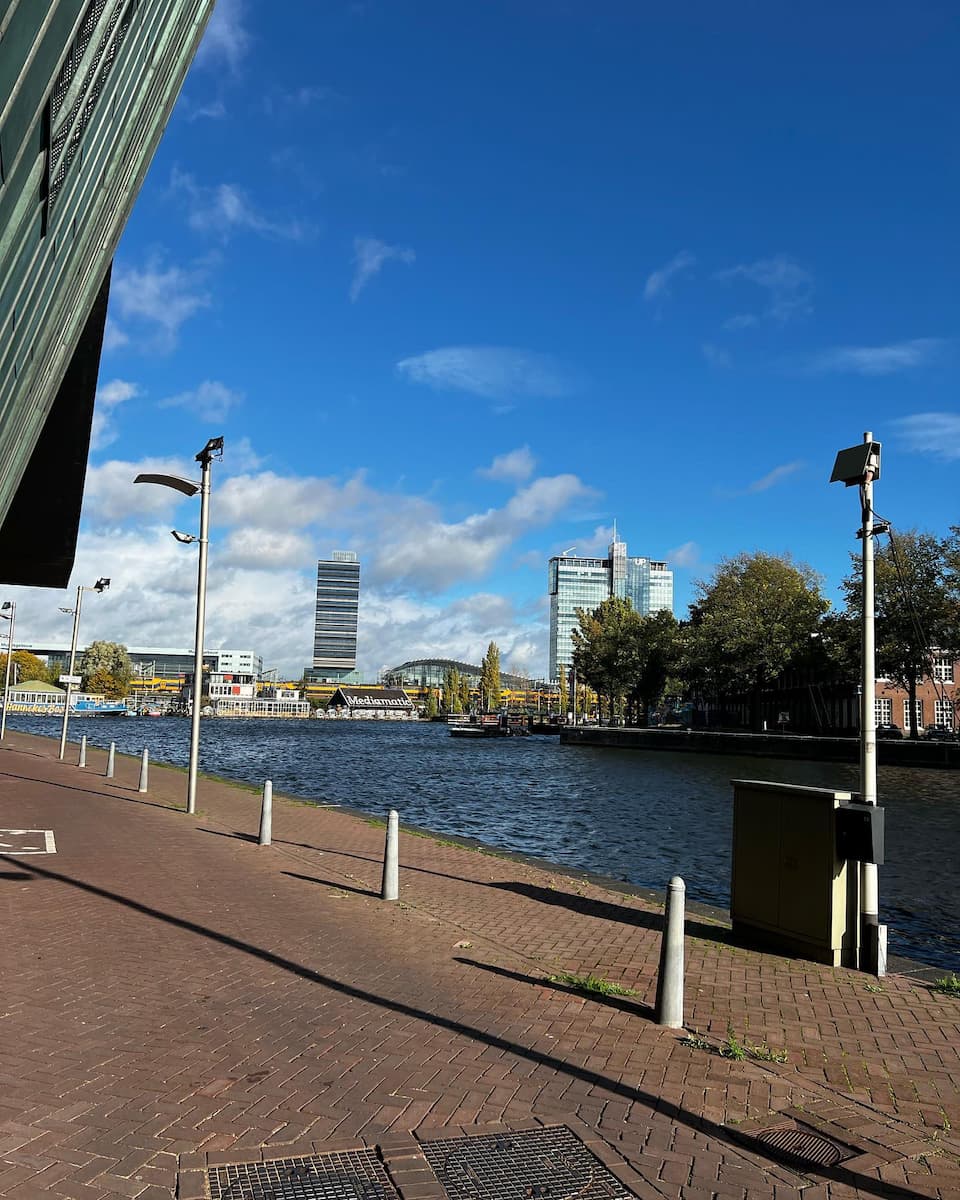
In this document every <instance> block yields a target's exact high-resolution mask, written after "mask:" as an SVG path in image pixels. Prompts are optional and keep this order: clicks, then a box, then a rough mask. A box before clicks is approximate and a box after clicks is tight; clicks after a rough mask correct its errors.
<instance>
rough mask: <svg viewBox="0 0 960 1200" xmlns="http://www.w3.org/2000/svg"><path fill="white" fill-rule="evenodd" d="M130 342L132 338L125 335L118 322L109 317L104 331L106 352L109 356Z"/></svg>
mask: <svg viewBox="0 0 960 1200" xmlns="http://www.w3.org/2000/svg"><path fill="white" fill-rule="evenodd" d="M129 341H130V338H129V337H128V336H127V334H125V333H124V331H123V330H122V329H121V328H120V326H119V325H118V324H117V323H116V321H114V320H112V319H111V318H110V317H107V324H106V328H105V329H104V331H103V349H104V352H105V353H107V354H109V353H110V351H111V350H119V349H120V347H121V346H126V345H127V343H128V342H129Z"/></svg>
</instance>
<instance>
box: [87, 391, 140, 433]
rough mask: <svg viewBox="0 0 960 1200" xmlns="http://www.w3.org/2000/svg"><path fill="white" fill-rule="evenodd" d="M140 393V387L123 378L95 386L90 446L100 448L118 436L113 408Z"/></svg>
mask: <svg viewBox="0 0 960 1200" xmlns="http://www.w3.org/2000/svg"><path fill="white" fill-rule="evenodd" d="M139 395H140V388H139V387H138V385H137V384H135V383H130V382H128V381H127V380H125V379H112V380H111V381H110V382H109V383H105V384H103V385H101V386H100V387H98V388H97V395H96V400H95V403H94V410H93V427H92V429H91V433H90V448H91V449H92V450H102V449H103V448H104V446H109V445H110V444H111V443H112V442H115V441H116V440H117V438H118V437H119V434H118V432H117V429H116V424H115V422H114V419H113V413H114V410H115V409H116V408H117V407H118V405H120V404H123V403H124V401H125V400H132V399H133V397H134V396H139Z"/></svg>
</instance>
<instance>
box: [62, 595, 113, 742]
mask: <svg viewBox="0 0 960 1200" xmlns="http://www.w3.org/2000/svg"><path fill="white" fill-rule="evenodd" d="M109 586H110V580H109V579H106V578H104V577H103V576H101V577H100V578H99V579H98V580H97V582H96V583H94V584H91V585H90V586H89V587H87V586H85V585H83V584H81V585H80V586H79V587H78V588H77V603H76V606H75V607H74V608H72V609H70V608H61V609H60V611H61V612H65V613H69V612H72V613H73V636H72V638H71V639H70V669H69V670H68V671H67V674H66V677H65V682H64V686H65V687H66V692H65V693H64V696H63V725H62V726H61V728H60V761H61V762H62V761H63V756H64V754H65V753H66V750H67V725H68V724H69V722H70V694H71V692H72V690H73V687H74V680H75V678H76V677H75V675H74V673H73V670H74V666H75V665H76V661H77V635H78V634H79V632H80V606H81V604H82V603H83V593H84V592H105V591H106V590H107V588H108V587H109ZM61 681H64V677H63V676H61Z"/></svg>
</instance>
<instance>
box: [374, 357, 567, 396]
mask: <svg viewBox="0 0 960 1200" xmlns="http://www.w3.org/2000/svg"><path fill="white" fill-rule="evenodd" d="M397 370H398V371H399V372H400V374H401V375H404V376H406V378H407V379H409V380H410V381H411V382H413V383H425V384H427V385H428V386H429V387H432V388H436V389H438V390H441V391H447V390H453V391H461V392H469V393H470V394H471V395H474V396H484V397H486V398H488V399H491V400H499V399H506V398H509V397H512V396H543V397H559V396H567V395H569V394H570V392H571V391H572V390H573V388H572V383H571V381H570V380H569V379H568V378H566V377H565V376H564V374H563V373H562V371H561V369H560V367H559V365H558V364H557V363H556V362H555V361H554V360H553V359H552V358H550V357H548V356H547V355H544V354H535V353H533V352H532V351H530V350H517V349H512V348H510V347H507V346H446V347H444V348H442V349H439V350H430V351H428V352H427V353H426V354H420V355H417V356H416V357H414V358H405V359H402V360H401V361H400V362H399V363H397Z"/></svg>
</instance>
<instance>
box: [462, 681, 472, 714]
mask: <svg viewBox="0 0 960 1200" xmlns="http://www.w3.org/2000/svg"><path fill="white" fill-rule="evenodd" d="M460 711H461V712H469V711H470V677H469V676H468V675H461V676H460Z"/></svg>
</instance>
